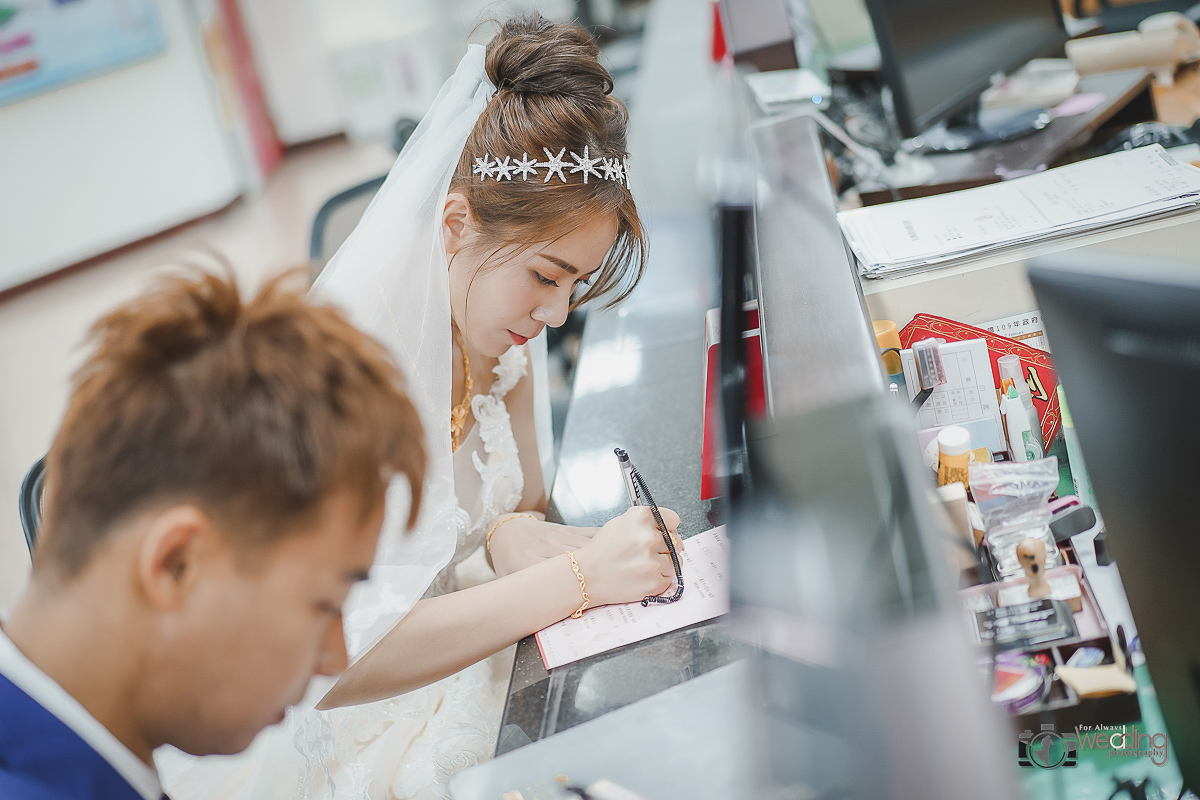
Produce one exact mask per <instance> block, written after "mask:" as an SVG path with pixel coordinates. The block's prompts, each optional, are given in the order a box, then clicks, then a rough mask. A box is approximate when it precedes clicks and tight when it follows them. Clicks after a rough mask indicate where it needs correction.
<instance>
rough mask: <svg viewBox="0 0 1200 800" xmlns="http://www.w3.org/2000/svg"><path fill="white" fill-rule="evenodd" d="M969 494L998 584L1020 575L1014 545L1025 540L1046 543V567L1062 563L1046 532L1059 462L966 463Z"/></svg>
mask: <svg viewBox="0 0 1200 800" xmlns="http://www.w3.org/2000/svg"><path fill="white" fill-rule="evenodd" d="M970 481H971V494H972V495H973V496H974V498H975V504H976V505H977V506H978V507H979V513H980V514H982V515H983V524H984V530H985V531H986V536H987V543H988V548H989V549H990V550H991V553H992V559H993V560H994V561H995V563H996V572H997V573H998V575H999V577H1000V579H1001V580H1008V579H1009V578H1019V577H1021V576H1023V575H1024V574H1025V571H1024V570H1023V569H1022V568H1021V562H1020V561H1019V560H1018V559H1017V552H1016V551H1017V544H1018V543H1019V542H1020V541H1021V540H1022V539H1026V538H1032V539H1038V540H1040V541H1041V542H1042V543H1043V544H1045V545H1046V568H1047V569H1050V568H1051V567H1057V566H1060V565H1061V564H1062V557H1061V556H1060V555H1059V552H1058V546H1057V545H1056V544H1055V543H1054V534H1052V533H1051V532H1050V517H1051V512H1050V506H1049V502H1050V497H1051V495H1053V494H1054V490H1055V489H1057V488H1058V459H1057V458H1055V457H1054V456H1051V457H1050V458H1041V459H1038V460H1037V461H1025V462H1012V461H1001V462H997V463H994V464H971V466H970Z"/></svg>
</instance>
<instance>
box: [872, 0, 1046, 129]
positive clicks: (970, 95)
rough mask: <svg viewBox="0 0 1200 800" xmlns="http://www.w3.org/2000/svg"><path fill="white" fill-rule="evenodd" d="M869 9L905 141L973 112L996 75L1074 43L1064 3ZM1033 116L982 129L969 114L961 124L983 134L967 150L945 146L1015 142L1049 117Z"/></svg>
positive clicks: (939, 1) (878, 4)
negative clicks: (1068, 31) (1068, 41)
mask: <svg viewBox="0 0 1200 800" xmlns="http://www.w3.org/2000/svg"><path fill="white" fill-rule="evenodd" d="M867 10H868V11H869V12H870V15H871V21H872V23H873V25H874V27H875V38H876V40H877V41H878V43H879V53H880V59H881V62H882V67H883V76H884V80H885V81H886V82H887V85H888V87H889V88H890V89H891V92H892V100H893V104H894V106H895V112H896V120H897V122H898V123H899V126H900V132H901V133H902V134H903V135H904V136H906V137H912V136H917V135H919V134H921V133H922V132H923V131H925V130H926V129H928V128H929V127H930V126H932V125H934V124H935V123H937V122H940V121H942V120H947V119H949V118H951V117H952V116H953V115H955V114H956V113H959V112H963V111H964V110H966V111H967V112H968V115H970V114H971V112H973V111H974V110H976V109H978V103H977V101H978V98H979V95H980V94H981V93H982V92H983V91H984V90H985V89H987V88H988V86H989V85H990V81H991V77H992V76H993V75H995V74H996V73H998V72H1002V73H1009V72H1012V71H1014V70H1016V69H1017V68H1019V67H1020V66H1022V65H1023V64H1025V63H1026V62H1027V61H1029V59H1031V58H1034V57H1037V56H1041V55H1046V54H1048V53H1053V52H1055V51H1056V50H1057V49H1058V48H1060V47H1061V45H1062V43H1063V42H1065V41H1066V38H1067V36H1066V31H1065V30H1064V28H1063V21H1062V11H1061V9H1060V8H1059V0H999V1H997V0H867ZM1027 117H1028V119H1029V126H1028V127H1025V126H1024V123H1023V122H1022V121H1021V120H1019V119H1010V118H1006V119H1005V120H1004V121H1002V122H1001V123H1000V124H999V125H997V126H995V130H992V131H981V130H979V128H978V120H977V118H972V117H970V116H968V117H966V118H964V119H963V120H960V121H958V124H957V125H955V127H960V128H967V127H974V128H975V130H976V131H979V132H978V133H974V132H973V133H971V134H970V136H969V137H968V138H967V139H966V140H964V145H963V146H962V147H953V146H949V147H946V148H945V149H966V147H968V146H979V145H981V144H984V143H986V142H988V141H992V140H1005V139H1009V138H1016V137H1017V136H1018V135H1022V134H1024V133H1027V132H1032V131H1033V130H1036V129H1037V126H1038V124H1039V123H1040V124H1041V125H1042V126H1044V124H1045V120H1046V119H1048V118H1047V117H1044V116H1039V115H1038V114H1036V113H1034V114H1032V115H1027Z"/></svg>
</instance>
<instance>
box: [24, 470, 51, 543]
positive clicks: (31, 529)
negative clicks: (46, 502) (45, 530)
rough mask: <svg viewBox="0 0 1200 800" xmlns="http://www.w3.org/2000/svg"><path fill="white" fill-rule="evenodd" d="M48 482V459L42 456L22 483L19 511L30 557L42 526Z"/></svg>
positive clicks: (26, 474)
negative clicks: (45, 490) (43, 494)
mask: <svg viewBox="0 0 1200 800" xmlns="http://www.w3.org/2000/svg"><path fill="white" fill-rule="evenodd" d="M45 481H46V457H45V456H42V457H41V458H39V459H38V460H37V461H35V462H34V463H33V466H32V467H30V468H29V472H27V473H25V480H23V481H21V499H20V504H19V507H18V511H19V512H20V515H21V529H22V530H24V531H25V544H26V545H27V546H28V547H29V555H31V556H32V555H33V545H34V543H35V542H37V535H38V528H40V527H41V525H42V490H43V487H44V485H45Z"/></svg>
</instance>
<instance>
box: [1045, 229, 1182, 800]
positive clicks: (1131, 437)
mask: <svg viewBox="0 0 1200 800" xmlns="http://www.w3.org/2000/svg"><path fill="white" fill-rule="evenodd" d="M1029 278H1030V281H1031V282H1032V284H1033V291H1034V294H1035V295H1036V296H1037V301H1038V307H1039V309H1040V310H1041V313H1042V319H1043V321H1044V323H1045V325H1046V334H1047V336H1048V337H1049V343H1050V347H1051V350H1052V353H1053V357H1054V364H1055V367H1056V368H1057V370H1058V374H1059V378H1060V380H1061V381H1062V384H1063V386H1064V388H1065V391H1066V397H1067V404H1068V406H1069V407H1070V411H1071V417H1072V418H1073V420H1074V423H1075V428H1076V432H1077V433H1078V435H1079V441H1080V447H1081V448H1082V450H1083V457H1084V460H1085V461H1086V462H1087V471H1088V473H1089V474H1090V476H1091V479H1092V488H1093V489H1094V490H1095V494H1096V501H1097V502H1098V503H1099V505H1100V511H1101V512H1102V515H1103V517H1104V523H1105V526H1106V528H1107V530H1108V541H1109V545H1110V550H1111V552H1112V554H1113V556H1114V557H1115V558H1116V563H1117V565H1118V566H1119V567H1120V570H1121V578H1122V581H1123V582H1124V584H1125V591H1126V594H1127V595H1128V597H1129V606H1130V609H1131V610H1132V611H1133V617H1134V622H1135V623H1136V625H1137V629H1138V636H1139V637H1140V639H1141V642H1142V647H1143V648H1144V650H1145V653H1146V664H1147V666H1148V667H1149V669H1150V677H1151V678H1152V679H1153V681H1154V688H1155V690H1156V691H1157V694H1158V702H1159V705H1160V706H1161V707H1162V713H1163V718H1164V720H1165V721H1166V725H1167V731H1166V733H1167V734H1168V736H1169V738H1170V740H1171V743H1172V745H1173V746H1174V751H1175V754H1176V756H1177V757H1178V759H1179V768H1180V770H1181V771H1182V773H1183V778H1184V783H1185V785H1186V786H1188V787H1189V788H1190V789H1192V790H1193V791H1196V790H1198V789H1200V622H1197V620H1200V500H1198V498H1200V402H1198V400H1200V263H1180V262H1171V261H1162V260H1158V259H1153V258H1149V257H1144V256H1139V255H1131V254H1109V253H1094V252H1089V253H1083V252H1081V251H1076V252H1074V253H1069V254H1059V255H1056V256H1048V257H1045V258H1042V259H1037V260H1035V261H1034V263H1033V265H1032V266H1031V267H1030V270H1029ZM1148 733H1150V734H1154V733H1156V732H1155V731H1148Z"/></svg>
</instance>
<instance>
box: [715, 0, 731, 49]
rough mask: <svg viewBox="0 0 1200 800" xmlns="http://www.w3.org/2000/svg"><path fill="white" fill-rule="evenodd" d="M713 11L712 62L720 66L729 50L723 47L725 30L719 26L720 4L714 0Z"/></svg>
mask: <svg viewBox="0 0 1200 800" xmlns="http://www.w3.org/2000/svg"><path fill="white" fill-rule="evenodd" d="M712 9H713V37H712V60H713V61H715V62H717V63H718V64H720V63H721V62H722V61H724V60H725V55H726V54H727V53H728V52H729V49H728V48H727V47H726V46H725V29H724V28H723V27H722V26H721V4H720V3H718V2H716V1H715V0H714V2H713V4H712Z"/></svg>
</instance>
